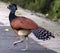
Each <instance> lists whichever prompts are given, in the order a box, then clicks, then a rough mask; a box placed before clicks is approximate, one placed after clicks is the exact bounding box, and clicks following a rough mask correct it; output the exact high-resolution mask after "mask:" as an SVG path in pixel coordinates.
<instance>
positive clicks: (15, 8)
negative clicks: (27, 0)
mask: <svg viewBox="0 0 60 53" xmlns="http://www.w3.org/2000/svg"><path fill="white" fill-rule="evenodd" d="M7 8H8V9H9V10H11V11H16V10H17V5H16V4H10V5H8V6H7Z"/></svg>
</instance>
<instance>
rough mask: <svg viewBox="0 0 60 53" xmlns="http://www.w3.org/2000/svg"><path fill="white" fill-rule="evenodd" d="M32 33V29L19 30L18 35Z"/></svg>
mask: <svg viewBox="0 0 60 53" xmlns="http://www.w3.org/2000/svg"><path fill="white" fill-rule="evenodd" d="M29 33H30V30H19V31H18V35H19V36H26V35H28V34H29Z"/></svg>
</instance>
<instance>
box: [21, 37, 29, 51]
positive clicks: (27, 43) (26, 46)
mask: <svg viewBox="0 0 60 53" xmlns="http://www.w3.org/2000/svg"><path fill="white" fill-rule="evenodd" d="M28 40H29V38H28V37H26V45H25V49H21V50H22V51H26V50H28V47H29V41H28Z"/></svg>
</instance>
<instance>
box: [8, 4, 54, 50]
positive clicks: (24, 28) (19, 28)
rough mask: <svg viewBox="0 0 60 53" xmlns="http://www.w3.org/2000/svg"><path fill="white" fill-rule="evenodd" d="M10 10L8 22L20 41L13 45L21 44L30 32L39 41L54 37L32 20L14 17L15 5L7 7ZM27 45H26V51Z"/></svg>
mask: <svg viewBox="0 0 60 53" xmlns="http://www.w3.org/2000/svg"><path fill="white" fill-rule="evenodd" d="M7 8H8V9H9V10H10V14H9V21H10V25H11V27H12V29H13V30H14V32H15V33H16V34H17V35H18V36H19V38H20V40H19V41H15V42H14V45H16V44H17V43H21V42H23V41H24V40H25V39H26V38H28V35H29V34H30V33H31V32H32V33H33V34H34V35H35V36H36V38H38V39H40V40H48V39H50V37H53V38H54V37H55V36H54V35H53V34H52V33H51V32H49V31H48V30H46V29H44V28H42V27H39V26H38V25H37V24H36V23H35V22H34V21H33V20H31V19H29V18H26V17H23V16H20V17H19V16H16V15H15V12H16V10H17V6H16V4H10V5H9V6H8V7H7ZM27 46H28V45H26V49H27V48H28V47H27Z"/></svg>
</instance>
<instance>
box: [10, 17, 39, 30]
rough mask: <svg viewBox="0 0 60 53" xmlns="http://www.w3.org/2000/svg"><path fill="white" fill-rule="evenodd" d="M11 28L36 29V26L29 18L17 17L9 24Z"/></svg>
mask: <svg viewBox="0 0 60 53" xmlns="http://www.w3.org/2000/svg"><path fill="white" fill-rule="evenodd" d="M11 26H12V27H13V28H16V29H18V28H23V29H37V28H38V25H37V24H36V23H35V22H34V21H32V20H31V19H29V18H25V17H17V18H15V19H14V20H12V22H11Z"/></svg>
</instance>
